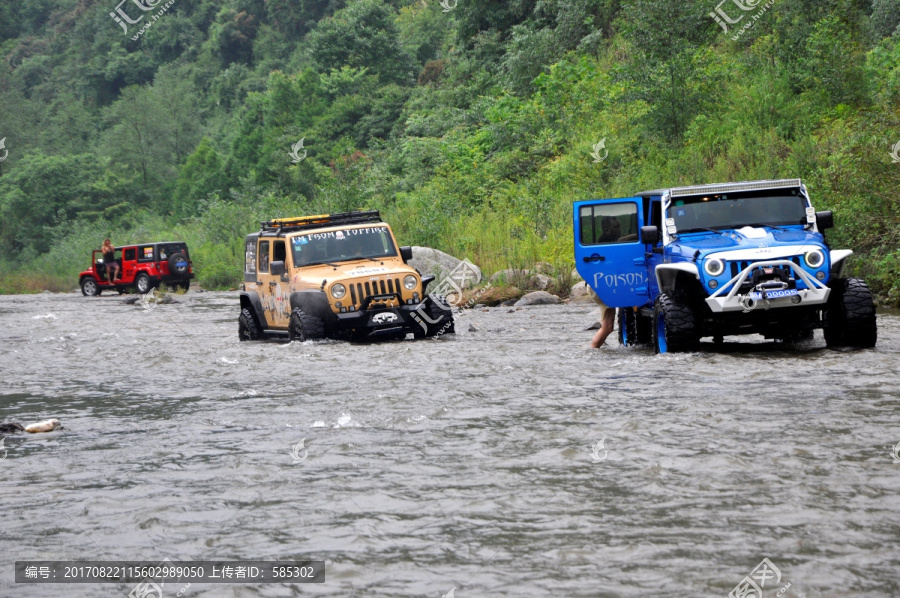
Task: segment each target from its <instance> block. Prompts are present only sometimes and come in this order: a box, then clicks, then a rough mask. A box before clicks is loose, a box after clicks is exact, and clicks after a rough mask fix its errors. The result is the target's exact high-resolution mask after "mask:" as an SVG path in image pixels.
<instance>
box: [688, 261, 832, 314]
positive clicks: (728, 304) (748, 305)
mask: <svg viewBox="0 0 900 598" xmlns="http://www.w3.org/2000/svg"><path fill="white" fill-rule="evenodd" d="M776 266H787V267H789V268H790V269H791V270H792V271H793V272H794V277H795V279H799V280H802V281H803V282H804V283H805V284H806V287H807V288H805V289H787V288H774V287H773V285H772V284H771V283H760V284H758V285H756V288H755V289H753V290H752V291H750V292H749V293H747V294H746V295H741V294H739V293H738V289H740V288H741V285H743V284H744V282H745V281H746V280H747V277H748V276H750V272H752V271H753V270H755V269H757V268H771V267H776ZM784 286H786V285H784ZM729 288H730V289H731V291H729V292H728V294H727V295H723V293H724V292H725V291H726V290H728V289H729ZM830 292H831V289H829V288H828V287H827V286H825V285H824V284H823V283H822V282H820V281H818V280H816V279H815V278H813V277H812V276H810V275H809V274H808V273H807V272H806V271H805V270H803V268H801V267H800V266H798V265H797V264H795V263H794V262H792V261H790V260H769V261H760V262H754V263H752V264H750V265H749V266H747V267H746V268H744V269H743V270H741V271H740V272H738V274H737V276H735V277H734V278H732V279H731V280H729V281H728V282H726V283H725V284H723V285H722V288H720V289H719V290H718V291H716V292H715V293H713V294H712V295H710V296H709V297H708V298H707V299H706V304H707V305H709V308H710V309H711V310H712V311H713V312H714V313H722V312H729V311H743V312H745V313H746V312H750V311H753V310H754V309H756V308H757V307H763V308H764V309H772V308H778V307H793V306H796V305H819V304H822V303H825V302H826V301H828V295H829V293H830Z"/></svg>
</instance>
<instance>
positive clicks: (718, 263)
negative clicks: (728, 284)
mask: <svg viewBox="0 0 900 598" xmlns="http://www.w3.org/2000/svg"><path fill="white" fill-rule="evenodd" d="M703 269H704V270H706V273H707V274H709V275H710V276H719V275H720V274H722V272H724V271H725V262H723V261H722V260H720V259H718V258H713V259H711V260H706V263H705V264H704V265H703Z"/></svg>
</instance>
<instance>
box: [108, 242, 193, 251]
mask: <svg viewBox="0 0 900 598" xmlns="http://www.w3.org/2000/svg"><path fill="white" fill-rule="evenodd" d="M139 245H140V246H146V245H184V246H185V247H187V243H185V242H184V241H153V242H152V243H129V244H128V245H115V246H114V247H113V249H127V248H128V247H137V246H139ZM95 251H100V250H99V249H95Z"/></svg>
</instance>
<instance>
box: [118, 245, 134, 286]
mask: <svg viewBox="0 0 900 598" xmlns="http://www.w3.org/2000/svg"><path fill="white" fill-rule="evenodd" d="M135 271H137V247H124V248H123V249H122V282H131V281H132V280H134V274H135Z"/></svg>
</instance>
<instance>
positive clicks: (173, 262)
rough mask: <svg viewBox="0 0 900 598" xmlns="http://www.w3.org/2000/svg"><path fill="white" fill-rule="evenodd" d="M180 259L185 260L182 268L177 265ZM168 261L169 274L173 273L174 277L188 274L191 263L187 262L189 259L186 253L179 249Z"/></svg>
mask: <svg viewBox="0 0 900 598" xmlns="http://www.w3.org/2000/svg"><path fill="white" fill-rule="evenodd" d="M179 260H182V261H184V262H185V264H184V266H183V267H182V268H179V267H178V265H177V264H178V262H179ZM167 261H168V262H169V274H171V275H172V276H173V277H176V278H181V277H182V276H185V275H187V273H188V268H190V264H188V263H187V261H188V259H187V256H186V255H184V254H183V253H181V252H180V251H179V252H176V253H173V254H172V255H170V256H169V259H168V260H167Z"/></svg>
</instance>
